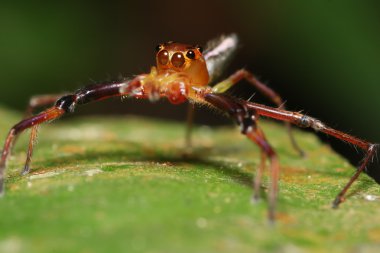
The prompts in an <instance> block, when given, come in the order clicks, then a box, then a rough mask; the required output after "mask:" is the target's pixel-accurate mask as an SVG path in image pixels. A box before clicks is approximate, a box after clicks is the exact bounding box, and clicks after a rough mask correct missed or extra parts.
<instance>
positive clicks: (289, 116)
mask: <svg viewBox="0 0 380 253" xmlns="http://www.w3.org/2000/svg"><path fill="white" fill-rule="evenodd" d="M245 106H246V107H247V108H249V109H251V110H254V111H256V113H257V114H258V115H261V116H266V117H269V118H273V119H277V120H282V121H287V122H290V123H292V124H294V125H297V126H299V127H303V128H312V129H314V130H315V131H318V132H322V133H325V134H327V135H330V136H333V137H335V138H337V139H339V140H342V141H345V142H348V143H351V144H352V145H354V146H356V147H359V148H361V149H362V150H364V152H365V156H364V159H363V160H362V162H361V164H360V165H359V167H358V169H357V171H356V172H355V173H354V175H353V176H352V177H351V179H350V180H349V181H348V183H347V184H346V186H345V187H344V188H343V189H342V190H341V191H340V192H339V194H338V195H337V196H336V198H335V200H334V201H333V203H332V205H333V207H334V208H337V207H338V206H339V204H340V203H342V202H343V201H344V195H345V194H346V192H347V190H348V189H349V188H350V186H351V185H352V184H353V183H354V182H355V181H356V179H357V178H358V177H359V175H360V174H361V173H362V172H363V171H364V170H365V169H366V167H367V165H368V164H369V163H370V162H371V161H372V160H373V157H374V156H375V154H376V151H377V149H378V147H379V144H376V143H370V142H368V141H365V140H362V139H359V138H357V137H354V136H352V135H349V134H347V133H344V132H341V131H338V130H336V129H333V128H331V127H328V126H326V125H325V124H324V123H322V122H321V121H319V120H317V119H315V118H312V117H309V116H307V115H304V114H301V113H297V112H290V111H286V110H282V109H277V108H273V107H269V106H265V105H261V104H256V103H249V102H245Z"/></svg>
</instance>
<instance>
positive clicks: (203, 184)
mask: <svg viewBox="0 0 380 253" xmlns="http://www.w3.org/2000/svg"><path fill="white" fill-rule="evenodd" d="M20 117H21V116H20V115H18V114H13V113H10V112H8V111H4V110H0V118H1V119H2V120H1V122H0V135H1V138H4V137H5V134H6V132H7V131H8V128H9V127H10V126H11V125H12V124H14V123H15V122H16V121H17V120H18V119H19V118H20ZM262 127H263V128H264V130H265V132H266V133H267V136H268V139H269V140H270V142H271V143H272V145H273V146H274V147H275V149H276V150H277V151H278V153H279V156H280V161H281V170H282V174H281V183H280V195H279V201H278V220H277V223H276V224H275V225H274V226H270V224H268V222H267V219H266V211H267V203H266V191H267V188H266V185H267V184H268V180H267V177H265V181H264V184H263V187H262V196H263V199H264V201H261V202H259V203H258V204H255V205H254V204H252V203H251V202H250V197H251V194H252V192H251V180H252V176H253V175H254V171H255V168H256V167H257V165H258V162H259V160H258V158H259V155H258V149H257V148H256V147H255V146H254V145H253V144H251V143H250V142H249V141H248V140H246V139H245V138H244V137H243V136H240V134H239V132H238V130H237V129H235V128H230V127H227V128H216V129H212V128H209V127H197V128H196V130H195V133H194V146H195V151H194V154H193V156H192V157H191V158H184V157H183V155H182V154H183V134H184V128H183V125H182V124H178V123H168V122H162V121H152V120H147V119H142V118H132V117H120V118H104V117H100V118H84V119H74V120H73V119H72V120H65V121H56V122H54V123H52V124H49V125H45V126H43V127H42V128H41V129H40V138H39V142H38V145H37V147H36V150H35V156H34V160H33V164H32V165H33V166H32V172H31V173H30V175H28V176H24V177H21V176H19V174H18V171H19V170H20V169H21V168H22V166H23V162H24V159H25V151H26V145H27V137H26V136H27V135H26V134H24V135H23V137H21V138H20V139H19V143H18V145H16V147H15V151H14V153H13V156H12V158H11V159H10V161H9V163H8V165H9V166H8V171H7V182H6V195H5V197H4V198H3V199H1V200H0V252H253V251H255V250H256V251H276V252H297V250H301V252H302V251H303V250H307V251H311V252H320V251H329V252H331V251H334V252H357V251H358V252H359V251H360V252H379V250H380V247H379V243H380V201H379V199H378V198H377V200H375V201H368V200H366V199H365V197H366V196H368V195H369V194H371V195H373V196H380V187H379V186H378V185H377V184H376V183H375V182H373V181H372V180H371V179H370V178H368V177H367V176H366V175H362V176H361V177H360V180H359V182H358V183H357V184H355V185H354V187H353V189H351V191H350V192H349V198H348V200H347V201H346V202H345V203H344V204H343V205H342V206H341V207H340V208H339V209H338V210H332V209H331V208H330V203H331V201H332V199H333V198H334V196H335V194H336V193H337V192H338V191H339V190H340V189H341V187H342V186H343V185H344V184H345V183H346V182H347V180H348V178H349V176H350V175H351V174H352V172H353V168H352V167H351V166H350V165H349V164H348V163H347V162H346V161H345V160H343V159H342V158H341V157H339V156H337V155H336V154H334V153H333V152H332V151H331V150H330V148H329V147H328V146H326V145H321V144H320V142H319V141H318V140H317V138H316V137H315V136H314V135H312V134H308V133H302V132H297V133H296V134H297V138H298V139H299V142H300V144H301V145H302V147H304V149H305V150H306V151H307V154H308V159H301V158H299V157H297V156H296V154H295V152H293V150H292V149H291V148H290V146H289V141H288V140H287V138H286V135H285V131H284V129H283V127H282V126H281V125H277V124H273V123H267V122H264V123H262Z"/></svg>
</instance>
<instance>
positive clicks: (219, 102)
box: [203, 93, 280, 221]
mask: <svg viewBox="0 0 380 253" xmlns="http://www.w3.org/2000/svg"><path fill="white" fill-rule="evenodd" d="M203 99H204V100H205V101H206V102H208V103H209V104H211V105H213V106H215V107H216V108H218V109H220V110H222V111H223V112H227V113H228V114H229V115H230V117H232V118H233V119H234V120H235V121H236V123H237V124H238V125H239V126H240V130H241V133H242V134H244V135H246V136H247V137H248V138H249V139H251V140H252V141H253V142H255V143H256V144H257V145H258V146H259V148H260V149H261V163H260V167H259V170H258V172H257V174H256V177H255V181H254V196H253V197H254V200H257V199H258V198H259V191H260V184H261V176H262V173H263V170H264V166H265V161H266V159H269V161H270V169H271V185H270V190H269V211H268V218H269V220H270V221H274V219H275V205H276V199H277V193H278V181H279V174H280V166H279V162H278V158H277V155H276V152H275V151H274V150H273V148H272V147H271V145H270V144H269V143H268V141H267V140H266V138H265V135H264V133H263V131H262V130H261V129H260V128H259V127H258V126H257V124H256V115H255V111H254V110H252V109H250V108H248V107H246V106H245V105H244V104H243V103H240V102H239V101H237V100H235V99H233V98H231V97H228V96H226V95H221V94H214V93H206V94H204V95H203Z"/></svg>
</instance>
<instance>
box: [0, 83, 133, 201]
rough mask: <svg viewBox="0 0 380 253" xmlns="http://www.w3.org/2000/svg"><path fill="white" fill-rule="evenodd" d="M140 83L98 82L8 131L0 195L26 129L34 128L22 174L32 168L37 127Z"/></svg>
mask: <svg viewBox="0 0 380 253" xmlns="http://www.w3.org/2000/svg"><path fill="white" fill-rule="evenodd" d="M139 85H140V79H139V78H137V77H136V78H135V79H133V80H131V81H125V82H120V83H108V84H97V85H91V86H87V87H84V88H82V89H80V90H78V91H76V92H75V93H74V94H70V95H66V96H63V97H61V98H59V99H58V100H57V102H56V103H55V105H54V106H53V107H51V108H49V109H47V110H45V111H43V112H41V113H39V114H37V115H35V116H32V117H29V118H26V119H24V120H22V121H20V122H19V123H17V124H16V125H14V126H13V127H12V128H11V130H10V131H9V133H8V136H7V138H6V140H5V144H4V148H3V151H2V153H1V158H0V196H1V195H2V194H3V192H4V177H5V176H4V173H5V167H6V162H7V159H8V157H9V154H10V152H11V148H12V145H13V144H14V142H15V140H16V137H17V136H18V135H19V134H20V133H21V132H22V131H24V130H25V129H28V128H32V131H31V135H30V141H29V147H28V153H27V159H26V163H25V167H24V170H23V171H22V174H26V173H28V172H29V170H30V162H31V157H32V154H33V148H34V142H35V140H36V138H37V128H38V126H39V125H40V124H42V123H44V122H49V121H52V120H54V119H57V118H59V117H60V116H62V115H63V114H65V113H69V112H73V111H74V109H75V107H76V106H77V105H81V104H87V103H89V102H92V101H99V100H103V99H107V98H110V97H116V96H125V95H128V94H130V93H131V92H133V91H134V89H138V87H139ZM121 87H123V92H120V88H121Z"/></svg>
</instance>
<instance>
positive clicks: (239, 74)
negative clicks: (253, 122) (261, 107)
mask: <svg viewBox="0 0 380 253" xmlns="http://www.w3.org/2000/svg"><path fill="white" fill-rule="evenodd" d="M242 79H245V80H246V81H247V82H249V83H250V84H251V85H252V86H253V87H255V88H256V89H257V90H258V91H259V92H260V93H262V94H263V95H264V96H265V97H267V98H268V99H269V100H271V101H272V102H273V103H275V104H276V105H277V106H278V108H280V109H285V104H284V101H283V99H282V98H281V96H280V95H279V94H278V93H276V92H275V91H274V90H272V89H271V88H269V87H268V86H267V85H265V84H263V83H262V82H260V81H259V80H258V79H257V78H256V77H255V76H254V75H253V74H252V73H251V72H249V71H248V70H245V69H240V70H237V71H236V72H235V73H233V74H232V75H230V76H229V77H228V78H227V79H225V80H224V81H222V82H220V83H218V84H216V85H215V86H214V87H213V88H212V91H213V93H224V92H225V91H227V90H228V89H229V88H231V87H232V86H233V85H235V84H236V83H238V82H239V81H241V80H242ZM285 126H286V129H287V132H288V135H289V138H290V142H291V144H292V146H293V148H294V150H296V151H297V153H298V154H299V155H300V156H305V152H304V151H303V150H302V149H301V148H300V146H299V145H298V143H297V141H296V139H295V138H294V135H293V132H292V126H291V124H290V123H289V122H285Z"/></svg>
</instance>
